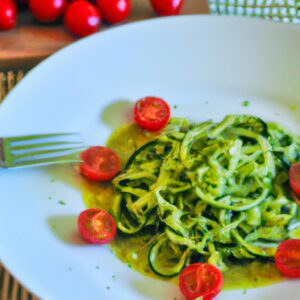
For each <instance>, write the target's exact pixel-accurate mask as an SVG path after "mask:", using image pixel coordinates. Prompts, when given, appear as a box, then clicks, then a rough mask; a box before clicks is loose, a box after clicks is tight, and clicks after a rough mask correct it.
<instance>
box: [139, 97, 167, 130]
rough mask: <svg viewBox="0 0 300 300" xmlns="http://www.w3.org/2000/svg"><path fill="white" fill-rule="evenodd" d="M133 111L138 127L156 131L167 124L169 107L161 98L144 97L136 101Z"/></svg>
mask: <svg viewBox="0 0 300 300" xmlns="http://www.w3.org/2000/svg"><path fill="white" fill-rule="evenodd" d="M133 113H134V119H135V121H136V123H137V124H138V125H139V126H140V127H142V128H144V129H146V130H149V131H158V130H161V129H163V128H164V127H165V126H166V125H167V124H168V122H169V120H170V116H171V109H170V106H169V105H168V103H167V102H165V101H164V100H163V99H161V98H158V97H145V98H142V99H140V100H138V101H137V102H136V104H135V106H134V112H133Z"/></svg>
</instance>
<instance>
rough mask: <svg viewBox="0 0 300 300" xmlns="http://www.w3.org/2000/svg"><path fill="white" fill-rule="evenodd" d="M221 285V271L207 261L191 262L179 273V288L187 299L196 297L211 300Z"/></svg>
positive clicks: (190, 299)
mask: <svg viewBox="0 0 300 300" xmlns="http://www.w3.org/2000/svg"><path fill="white" fill-rule="evenodd" d="M222 286H223V276H222V272H221V271H220V270H219V269H218V268H216V267H215V266H213V265H211V264H208V263H194V264H191V265H189V266H187V267H186V268H184V270H183V271H182V272H181V273H180V275H179V288H180V290H181V293H182V294H183V295H184V296H185V297H186V298H187V299H188V300H194V299H196V298H198V297H203V300H212V299H213V298H214V297H215V296H217V295H218V294H219V293H220V291H221V289H222Z"/></svg>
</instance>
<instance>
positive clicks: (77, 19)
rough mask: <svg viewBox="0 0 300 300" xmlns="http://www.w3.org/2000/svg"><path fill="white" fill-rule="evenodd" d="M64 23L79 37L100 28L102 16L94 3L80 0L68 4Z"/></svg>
mask: <svg viewBox="0 0 300 300" xmlns="http://www.w3.org/2000/svg"><path fill="white" fill-rule="evenodd" d="M64 23H65V26H66V27H67V29H68V30H69V31H70V32H71V33H73V34H74V35H76V36H79V37H84V36H88V35H90V34H93V33H95V32H97V31H98V30H99V28H100V24H101V16H100V13H99V12H98V10H97V8H96V7H95V6H94V5H92V4H91V3H89V2H87V1H82V0H80V1H75V2H73V3H71V4H70V5H69V6H68V8H67V11H66V13H65V18H64Z"/></svg>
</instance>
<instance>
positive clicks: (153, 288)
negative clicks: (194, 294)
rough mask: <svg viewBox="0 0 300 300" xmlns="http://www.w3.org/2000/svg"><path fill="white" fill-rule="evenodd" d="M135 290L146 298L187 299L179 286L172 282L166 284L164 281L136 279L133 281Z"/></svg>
mask: <svg viewBox="0 0 300 300" xmlns="http://www.w3.org/2000/svg"><path fill="white" fill-rule="evenodd" d="M131 285H132V287H133V288H134V290H136V291H137V292H139V293H140V294H141V295H142V298H143V299H144V298H145V299H166V300H174V299H176V300H185V298H184V296H183V295H182V294H181V293H180V291H179V288H178V287H177V286H175V285H174V284H172V283H170V284H169V285H167V286H166V285H165V282H163V281H154V280H153V279H151V282H149V280H147V279H146V280H145V279H144V280H135V281H132V282H131Z"/></svg>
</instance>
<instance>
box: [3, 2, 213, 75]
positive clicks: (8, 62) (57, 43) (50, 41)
mask: <svg viewBox="0 0 300 300" xmlns="http://www.w3.org/2000/svg"><path fill="white" fill-rule="evenodd" d="M208 11H209V10H208V5H207V2H206V0H186V1H185V3H184V5H183V8H182V10H181V14H204V13H208ZM155 17H157V16H156V15H155V13H154V12H153V10H152V9H151V7H150V4H149V1H148V0H132V9H131V14H130V17H129V20H128V22H134V21H139V20H145V19H149V18H155ZM118 26H122V25H118ZM108 27H111V26H109V25H107V24H103V25H102V27H101V30H105V29H107V28H108ZM75 40H76V39H75V38H74V37H73V36H72V35H70V34H69V33H68V32H67V31H66V30H65V28H64V27H63V26H62V25H61V21H60V22H58V23H56V24H51V25H45V24H41V23H38V22H36V21H35V20H34V19H33V17H32V16H31V15H30V13H29V12H28V11H27V10H21V11H19V20H18V26H17V28H16V29H14V30H10V31H3V32H0V70H8V69H14V70H17V69H19V68H29V67H31V66H32V65H35V64H36V63H38V62H39V61H41V60H42V59H44V58H45V57H47V56H48V55H50V54H52V53H53V52H55V51H57V50H58V49H60V48H62V47H64V46H66V45H68V44H70V43H71V42H73V41H75Z"/></svg>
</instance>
